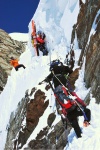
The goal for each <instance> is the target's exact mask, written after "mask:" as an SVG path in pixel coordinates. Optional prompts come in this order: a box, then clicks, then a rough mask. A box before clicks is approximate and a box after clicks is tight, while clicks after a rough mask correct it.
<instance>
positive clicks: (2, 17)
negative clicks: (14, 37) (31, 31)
mask: <svg viewBox="0 0 100 150" xmlns="http://www.w3.org/2000/svg"><path fill="white" fill-rule="evenodd" d="M39 1H40V0H0V29H3V30H5V31H6V32H7V33H13V32H20V33H27V32H28V24H29V22H30V20H31V19H32V17H33V15H34V12H35V11H36V8H37V6H38V3H39Z"/></svg>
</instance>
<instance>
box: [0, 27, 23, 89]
mask: <svg viewBox="0 0 100 150" xmlns="http://www.w3.org/2000/svg"><path fill="white" fill-rule="evenodd" d="M24 51H25V45H24V44H23V43H22V42H18V41H16V40H13V39H11V37H10V36H9V35H8V34H7V33H6V32H5V31H4V30H1V29H0V91H2V90H3V88H4V86H5V84H6V82H7V77H8V75H9V74H10V72H11V69H12V66H11V65H10V57H11V56H13V57H15V58H19V56H20V55H21V53H23V52H24Z"/></svg>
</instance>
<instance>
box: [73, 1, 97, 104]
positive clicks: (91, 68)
mask: <svg viewBox="0 0 100 150" xmlns="http://www.w3.org/2000/svg"><path fill="white" fill-rule="evenodd" d="M99 9H100V0H96V1H95V0H87V1H86V3H85V4H81V6H80V13H79V15H78V19H77V23H76V24H75V25H74V26H73V31H72V39H71V42H72V43H73V42H74V38H75V33H76V35H77V39H78V44H79V48H80V49H82V51H81V55H80V58H79V65H80V66H81V65H82V63H83V59H84V56H85V57H86V63H85V78H84V80H85V82H86V86H87V87H91V91H92V94H93V96H94V97H95V98H96V101H97V103H99V102H100V92H99V90H100V87H99V86H100V48H99V47H100V15H98V17H97V19H96V20H95V24H96V25H97V27H96V32H95V34H94V35H91V37H90V41H89V35H90V31H91V28H92V25H93V22H94V19H95V17H96V15H97V12H98V10H99Z"/></svg>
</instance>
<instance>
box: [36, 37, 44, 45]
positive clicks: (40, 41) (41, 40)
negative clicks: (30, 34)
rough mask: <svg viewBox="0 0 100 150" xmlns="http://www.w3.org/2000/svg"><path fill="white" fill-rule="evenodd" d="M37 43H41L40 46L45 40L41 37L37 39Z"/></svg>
mask: <svg viewBox="0 0 100 150" xmlns="http://www.w3.org/2000/svg"><path fill="white" fill-rule="evenodd" d="M36 40H37V42H39V43H40V44H44V40H43V39H42V38H40V37H37V38H36Z"/></svg>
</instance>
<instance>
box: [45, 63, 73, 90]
mask: <svg viewBox="0 0 100 150" xmlns="http://www.w3.org/2000/svg"><path fill="white" fill-rule="evenodd" d="M52 71H53V72H54V74H55V75H56V77H57V78H58V79H59V80H60V81H61V83H62V84H64V85H65V86H66V78H65V76H64V74H71V73H72V72H73V71H72V70H71V69H70V68H69V67H68V66H64V65H62V66H54V67H53V69H52ZM52 71H51V73H50V74H49V75H48V76H47V78H46V81H51V80H52V79H53V83H54V87H55V88H56V87H57V86H58V85H61V83H60V82H59V81H58V79H57V78H56V77H55V76H54V75H53V73H52Z"/></svg>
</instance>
